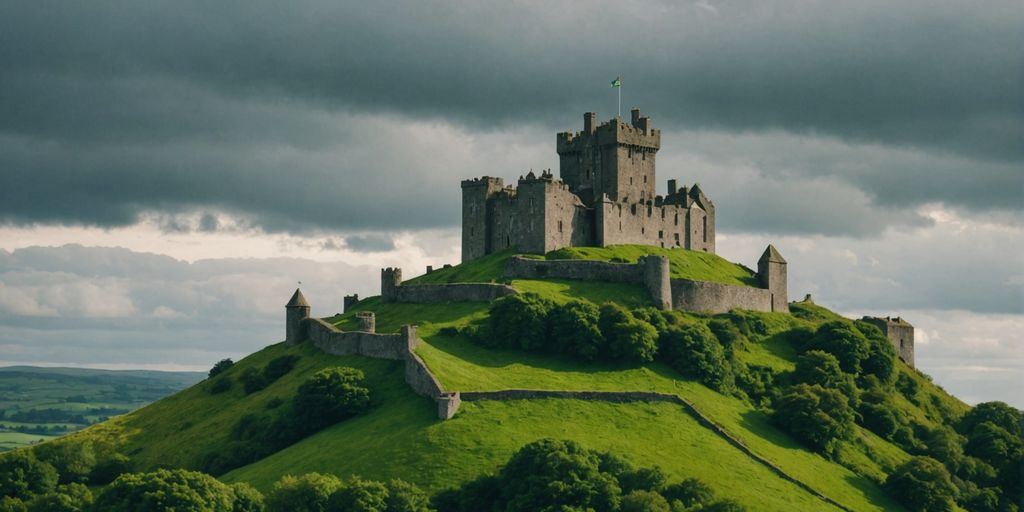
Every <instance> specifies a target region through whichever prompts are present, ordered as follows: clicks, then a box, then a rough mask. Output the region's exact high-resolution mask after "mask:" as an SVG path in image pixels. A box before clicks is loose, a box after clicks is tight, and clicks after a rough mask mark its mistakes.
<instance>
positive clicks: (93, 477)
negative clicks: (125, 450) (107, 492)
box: [89, 451, 131, 485]
mask: <svg viewBox="0 0 1024 512" xmlns="http://www.w3.org/2000/svg"><path fill="white" fill-rule="evenodd" d="M129 471H131V461H129V460H128V457H126V456H124V455H122V454H120V453H116V452H113V451H110V452H109V453H105V454H102V455H101V456H100V457H99V460H98V461H97V462H96V465H95V466H93V468H92V473H90V474H89V483H90V484H92V485H107V484H109V483H110V482H113V481H114V479H115V478H117V477H119V476H121V475H123V474H124V473H128V472H129Z"/></svg>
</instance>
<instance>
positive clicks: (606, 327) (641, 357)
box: [598, 302, 658, 363]
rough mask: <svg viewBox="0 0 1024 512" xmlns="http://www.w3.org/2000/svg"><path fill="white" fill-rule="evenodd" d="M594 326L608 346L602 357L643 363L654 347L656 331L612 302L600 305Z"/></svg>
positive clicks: (649, 358) (648, 357)
mask: <svg viewBox="0 0 1024 512" xmlns="http://www.w3.org/2000/svg"><path fill="white" fill-rule="evenodd" d="M598 328H599V329H600V330H601V335H602V336H604V340H605V344H606V346H607V347H608V348H607V351H606V354H605V357H606V358H607V359H610V360H612V361H631V362H640V363H646V362H650V361H653V360H654V354H655V353H656V352H657V350H658V331H657V330H655V329H654V327H652V326H651V324H649V323H647V322H644V321H643V320H639V319H637V318H636V317H634V316H633V314H632V313H630V312H629V310H627V309H625V308H623V307H622V306H619V305H618V304H615V303H611V302H608V303H605V304H603V305H602V306H601V309H600V317H599V318H598Z"/></svg>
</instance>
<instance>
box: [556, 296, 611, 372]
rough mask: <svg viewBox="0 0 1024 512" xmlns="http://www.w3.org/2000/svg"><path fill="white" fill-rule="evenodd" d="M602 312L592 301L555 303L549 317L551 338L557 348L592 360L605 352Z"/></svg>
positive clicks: (559, 350)
mask: <svg viewBox="0 0 1024 512" xmlns="http://www.w3.org/2000/svg"><path fill="white" fill-rule="evenodd" d="M599 318H600V314H599V312H598V309H597V307H595V306H594V305H593V304H591V303H589V302H579V301H573V302H569V303H567V304H562V305H558V306H554V307H553V308H552V309H551V311H550V312H549V313H548V316H547V325H548V337H549V338H550V344H551V346H552V347H553V348H554V350H555V351H557V352H561V353H565V354H573V355H576V356H579V357H580V358H582V359H586V360H591V359H594V358H595V357H598V356H600V355H602V352H603V351H604V346H605V341H604V336H602V335H601V330H600V329H599V328H598V319H599Z"/></svg>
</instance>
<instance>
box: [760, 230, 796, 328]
mask: <svg viewBox="0 0 1024 512" xmlns="http://www.w3.org/2000/svg"><path fill="white" fill-rule="evenodd" d="M757 278H758V279H759V280H760V281H761V287H763V288H766V289H768V291H769V292H771V300H772V311H777V312H786V311H789V298H788V297H787V293H788V292H787V276H786V260H785V258H783V257H782V255H781V254H779V251H778V250H776V249H775V246H773V245H770V244H769V245H768V248H767V249H765V250H764V254H762V255H761V259H759V260H757Z"/></svg>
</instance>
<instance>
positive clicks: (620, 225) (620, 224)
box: [619, 220, 622, 231]
mask: <svg viewBox="0 0 1024 512" xmlns="http://www.w3.org/2000/svg"><path fill="white" fill-rule="evenodd" d="M619 231H622V221H621V220H620V221H619Z"/></svg>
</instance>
